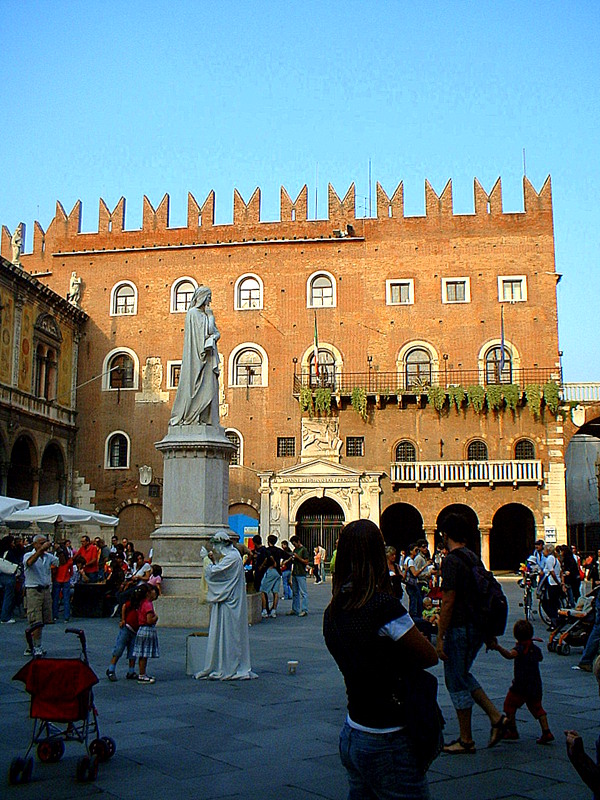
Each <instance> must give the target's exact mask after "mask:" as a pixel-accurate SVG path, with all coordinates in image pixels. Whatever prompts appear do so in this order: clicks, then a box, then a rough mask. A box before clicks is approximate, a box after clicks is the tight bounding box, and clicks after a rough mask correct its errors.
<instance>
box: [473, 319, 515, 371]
mask: <svg viewBox="0 0 600 800" xmlns="http://www.w3.org/2000/svg"><path fill="white" fill-rule="evenodd" d="M498 326H500V323H498ZM501 346H502V339H486V341H485V342H484V343H483V344H482V346H481V347H480V348H479V353H477V369H478V372H479V383H480V384H481V385H482V386H486V385H487V355H488V353H489V352H490V350H493V349H494V348H495V347H501ZM504 349H505V350H506V353H507V355H508V356H509V357H510V362H511V379H512V380H513V381H514V379H515V377H514V376H515V375H518V374H519V370H520V369H521V355H520V353H519V351H518V350H517V348H516V347H515V345H514V344H513V343H512V342H511V341H509V340H507V339H505V340H504Z"/></svg>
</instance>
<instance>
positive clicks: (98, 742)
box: [89, 739, 109, 761]
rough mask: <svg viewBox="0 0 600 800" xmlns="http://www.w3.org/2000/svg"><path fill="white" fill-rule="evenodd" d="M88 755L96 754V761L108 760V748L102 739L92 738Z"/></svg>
mask: <svg viewBox="0 0 600 800" xmlns="http://www.w3.org/2000/svg"><path fill="white" fill-rule="evenodd" d="M89 750H90V755H92V756H98V761H108V758H109V756H108V748H107V747H106V742H105V741H103V740H102V739H94V740H93V741H91V742H90V747H89Z"/></svg>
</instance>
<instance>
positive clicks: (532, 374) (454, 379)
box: [293, 367, 600, 400]
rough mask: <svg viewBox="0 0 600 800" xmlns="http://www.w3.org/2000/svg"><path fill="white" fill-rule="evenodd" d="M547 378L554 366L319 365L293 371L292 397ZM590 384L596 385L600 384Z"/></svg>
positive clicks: (412, 391) (554, 377) (556, 375)
mask: <svg viewBox="0 0 600 800" xmlns="http://www.w3.org/2000/svg"><path fill="white" fill-rule="evenodd" d="M547 381H555V382H556V383H558V384H559V385H560V383H561V376H560V371H559V370H558V369H557V368H556V367H530V368H522V369H513V370H511V371H510V373H509V374H507V371H506V370H505V372H503V373H502V375H501V376H500V379H499V380H498V376H496V375H490V374H489V373H486V371H485V370H478V369H448V370H438V371H434V370H431V371H428V372H427V374H424V373H423V372H421V374H419V375H418V376H417V375H414V376H413V375H410V374H408V375H407V373H406V372H404V371H402V372H399V371H396V372H380V371H379V370H374V369H372V370H369V371H368V372H345V371H337V370H333V369H330V368H327V367H322V368H321V374H320V375H319V376H315V375H314V374H313V373H310V374H309V373H308V372H302V373H296V374H294V388H293V393H294V395H296V396H297V395H299V394H300V390H301V389H302V388H304V387H308V388H310V389H313V390H315V389H320V388H325V389H331V391H332V392H333V393H334V394H337V395H339V396H342V397H344V396H345V397H349V396H351V395H352V390H353V389H354V388H355V387H358V388H360V389H365V391H366V392H367V394H369V395H380V396H384V395H387V396H394V395H398V394H399V393H402V394H406V395H414V396H418V395H422V394H426V393H427V388H428V387H429V386H441V387H443V388H444V389H447V388H448V387H449V386H462V387H463V388H466V387H467V386H473V385H476V384H481V385H486V384H497V383H504V384H510V383H514V384H517V385H518V386H520V387H521V388H522V389H524V388H525V386H527V385H528V384H532V383H533V384H535V383H537V384H540V385H542V384H544V383H546V382H547ZM594 385H595V386H599V388H600V385H598V384H594ZM599 400H600V394H599Z"/></svg>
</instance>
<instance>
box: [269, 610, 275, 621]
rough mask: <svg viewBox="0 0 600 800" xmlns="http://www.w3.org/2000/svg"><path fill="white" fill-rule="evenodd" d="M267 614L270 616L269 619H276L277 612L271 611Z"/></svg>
mask: <svg viewBox="0 0 600 800" xmlns="http://www.w3.org/2000/svg"><path fill="white" fill-rule="evenodd" d="M269 616H270V617H271V619H277V612H276V611H271V613H270V614H269Z"/></svg>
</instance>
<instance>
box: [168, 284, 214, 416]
mask: <svg viewBox="0 0 600 800" xmlns="http://www.w3.org/2000/svg"><path fill="white" fill-rule="evenodd" d="M211 300H212V292H211V290H210V289H209V288H208V286H199V287H198V288H197V289H196V291H195V292H194V294H193V295H192V300H191V302H190V306H189V308H188V311H187V314H186V317H185V331H184V336H183V357H182V361H181V372H180V373H179V384H178V386H177V395H176V397H175V402H174V403H173V411H172V413H171V419H170V421H169V424H170V425H198V424H205V425H214V426H217V425H218V424H219V353H218V351H217V341H218V340H219V339H220V337H221V334H220V333H219V331H218V330H217V326H216V323H215V315H214V314H213V312H212V309H211V308H210V302H211Z"/></svg>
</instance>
